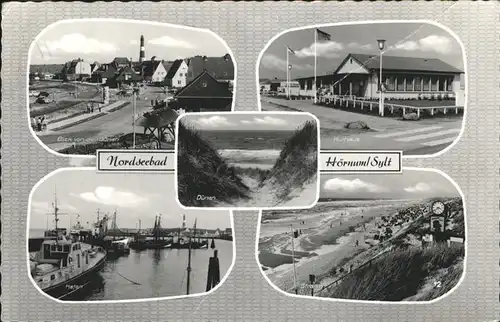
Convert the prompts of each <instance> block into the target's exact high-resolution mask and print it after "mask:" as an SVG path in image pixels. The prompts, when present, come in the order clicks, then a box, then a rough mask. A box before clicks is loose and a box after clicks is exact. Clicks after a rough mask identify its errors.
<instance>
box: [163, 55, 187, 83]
mask: <svg viewBox="0 0 500 322" xmlns="http://www.w3.org/2000/svg"><path fill="white" fill-rule="evenodd" d="M183 62H184V60H182V59H177V60H176V61H174V62H173V63H172V65H171V66H170V68H169V69H167V77H166V78H167V79H172V78H174V76H175V74H176V73H177V71H178V70H179V67H181V65H182V63H183Z"/></svg>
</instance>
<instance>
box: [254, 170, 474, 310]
mask: <svg viewBox="0 0 500 322" xmlns="http://www.w3.org/2000/svg"><path fill="white" fill-rule="evenodd" d="M465 212H466V209H465V204H464V200H463V194H462V192H461V191H460V189H459V188H458V186H457V185H456V184H455V183H454V182H453V181H452V180H451V179H450V178H449V177H447V176H446V175H444V174H443V173H441V172H439V171H437V170H430V169H417V168H405V169H404V170H403V173H402V174H397V175H387V174H358V175H343V174H340V175H339V174H321V194H320V199H319V202H318V203H317V204H316V205H315V206H314V207H313V208H311V209H307V210H277V211H263V212H262V213H261V220H260V227H259V228H258V232H257V234H258V235H257V239H258V240H257V245H256V248H257V249H256V259H257V261H258V263H259V265H260V267H261V271H262V274H263V275H264V276H265V278H266V280H267V281H268V282H269V283H270V284H271V285H272V286H273V287H274V288H275V289H277V290H279V291H281V292H282V293H285V294H287V295H291V296H299V297H304V298H314V299H322V300H327V299H332V300H350V301H370V302H399V303H422V302H429V301H435V300H438V299H439V298H442V297H443V296H445V295H447V294H450V293H451V292H452V291H453V290H454V289H456V288H457V287H458V286H459V284H460V283H461V281H462V280H463V278H464V276H465V264H466V221H465V217H466V215H465Z"/></svg>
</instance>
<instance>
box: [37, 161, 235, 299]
mask: <svg viewBox="0 0 500 322" xmlns="http://www.w3.org/2000/svg"><path fill="white" fill-rule="evenodd" d="M174 183H175V182H174V175H173V174H172V173H167V174H161V175H158V174H126V175H124V174H114V173H112V174H108V173H97V172H96V171H95V169H92V168H65V169H60V170H56V171H55V172H53V173H51V174H49V175H48V176H47V177H46V178H44V179H42V181H40V182H39V183H38V184H37V185H36V186H35V187H34V189H33V191H32V193H31V196H30V197H31V198H30V208H29V215H28V232H27V235H28V242H27V244H28V245H27V248H28V251H29V254H28V268H29V274H30V275H29V276H30V280H31V282H32V283H33V285H34V287H36V288H37V289H38V290H39V291H40V292H42V293H43V294H45V295H47V296H48V297H50V298H52V299H55V300H58V301H65V302H75V301H76V302H78V301H120V300H129V301H138V300H147V299H158V298H177V297H182V296H191V295H197V294H204V293H207V292H210V291H212V290H214V289H215V288H216V287H217V286H218V285H221V283H223V281H224V280H225V278H226V276H227V275H228V274H229V271H230V270H231V268H232V266H233V261H234V253H235V249H234V247H235V246H234V242H233V228H232V227H233V226H232V225H233V224H232V214H231V213H230V212H229V211H224V210H214V211H210V212H203V211H199V210H183V209H181V208H180V207H179V205H178V203H177V201H176V200H175V191H174V189H175V184H174Z"/></svg>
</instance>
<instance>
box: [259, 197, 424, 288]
mask: <svg viewBox="0 0 500 322" xmlns="http://www.w3.org/2000/svg"><path fill="white" fill-rule="evenodd" d="M413 203H415V201H407V200H399V201H394V200H390V201H387V200H385V201H384V200H376V201H369V202H367V201H349V202H338V201H333V202H319V203H318V204H317V206H315V207H314V208H312V209H310V210H309V211H308V212H307V213H304V212H302V214H298V213H297V214H293V213H292V214H283V215H276V216H273V219H265V217H266V216H265V215H263V223H262V225H261V231H260V240H259V259H260V263H261V265H262V266H263V268H264V270H265V273H266V275H267V276H268V278H269V279H270V280H271V281H272V282H273V283H274V284H275V285H276V286H278V287H279V288H281V289H283V290H287V291H288V292H293V287H294V283H293V265H292V257H291V254H292V239H291V238H290V235H291V229H292V227H293V229H296V230H300V231H301V234H300V236H299V237H298V238H295V239H293V243H294V245H293V246H294V251H295V261H296V265H295V266H296V276H297V285H298V286H299V288H303V289H304V290H299V294H302V293H303V292H305V291H306V290H308V289H307V288H306V286H307V284H308V281H309V274H314V275H316V277H317V280H318V282H319V284H320V285H321V284H325V283H328V282H329V281H330V280H331V278H330V271H331V270H332V269H333V268H339V267H342V266H344V265H345V263H347V262H348V261H349V259H351V258H352V257H354V256H356V255H357V254H360V253H363V252H364V251H365V250H367V249H368V248H369V247H370V245H371V244H372V242H373V241H371V240H365V236H366V234H367V232H369V231H370V230H372V229H374V228H375V227H376V224H375V223H376V221H377V220H378V219H379V218H381V217H382V216H387V215H390V214H393V213H395V212H396V211H397V209H398V208H401V207H403V206H409V205H412V204H413ZM279 217H281V218H279ZM301 285H302V286H301Z"/></svg>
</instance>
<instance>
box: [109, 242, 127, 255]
mask: <svg viewBox="0 0 500 322" xmlns="http://www.w3.org/2000/svg"><path fill="white" fill-rule="evenodd" d="M129 253H130V239H129V238H124V239H120V240H113V241H111V246H110V247H109V249H108V255H111V254H114V255H124V254H129Z"/></svg>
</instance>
